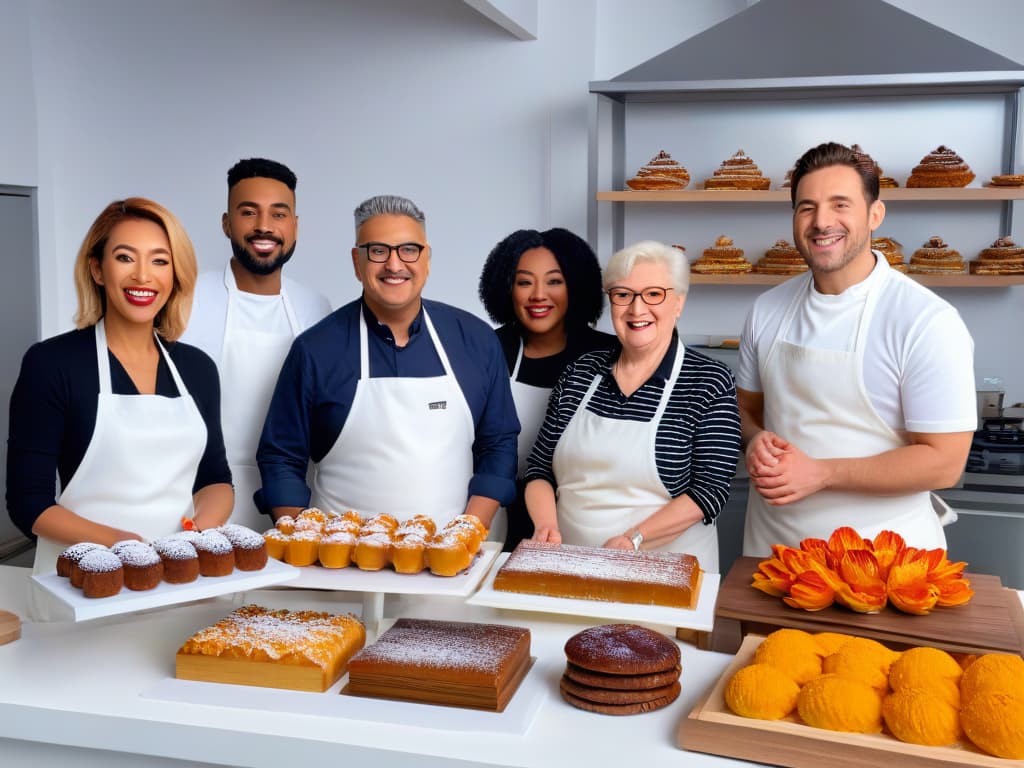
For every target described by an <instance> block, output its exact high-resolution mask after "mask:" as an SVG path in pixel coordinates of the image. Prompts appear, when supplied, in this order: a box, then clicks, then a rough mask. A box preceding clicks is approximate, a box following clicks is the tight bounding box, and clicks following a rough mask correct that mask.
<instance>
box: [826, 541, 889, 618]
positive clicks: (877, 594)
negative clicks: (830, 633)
mask: <svg viewBox="0 0 1024 768" xmlns="http://www.w3.org/2000/svg"><path fill="white" fill-rule="evenodd" d="M839 576H840V578H841V579H842V581H843V584H842V586H841V587H840V588H839V589H838V590H836V600H838V601H839V602H840V603H842V604H843V605H845V606H846V607H847V608H849V609H850V610H853V611H857V612H858V613H878V612H879V611H880V610H882V609H883V608H885V604H886V602H887V601H888V597H887V595H886V591H885V582H884V581H882V577H881V576H880V575H879V569H878V561H876V560H875V556H874V555H873V554H872V553H871V551H870V550H868V549H848V550H847V551H846V552H844V553H843V556H842V558H840V560H839Z"/></svg>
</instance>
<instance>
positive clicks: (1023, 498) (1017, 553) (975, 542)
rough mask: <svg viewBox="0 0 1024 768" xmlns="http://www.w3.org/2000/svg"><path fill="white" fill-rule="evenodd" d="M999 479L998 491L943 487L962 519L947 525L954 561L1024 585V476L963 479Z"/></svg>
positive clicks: (969, 478) (943, 494) (970, 478)
mask: <svg viewBox="0 0 1024 768" xmlns="http://www.w3.org/2000/svg"><path fill="white" fill-rule="evenodd" d="M975 480H978V481H984V482H990V483H991V482H993V481H997V482H998V483H1002V485H997V484H993V485H992V486H991V487H993V488H998V489H999V490H997V491H985V490H976V489H975V488H974V487H966V488H951V489H949V490H944V491H939V492H938V493H939V495H940V496H941V497H942V498H943V499H945V501H946V503H948V504H949V505H950V506H951V507H953V509H954V510H956V513H957V516H958V520H957V522H956V523H954V524H953V525H950V526H947V527H946V528H945V532H946V542H947V550H948V553H949V558H950V559H951V560H964V561H966V562H967V563H968V566H967V569H968V570H970V571H975V572H977V573H990V574H994V575H996V576H998V577H999V578H1000V579H1001V580H1002V582H1003V585H1004V586H1007V587H1013V588H1014V589H1024V557H1022V553H1024V476H1020V475H1018V476H1002V475H965V476H964V480H963V483H964V484H965V485H968V486H971V485H972V484H973V483H974V482H975Z"/></svg>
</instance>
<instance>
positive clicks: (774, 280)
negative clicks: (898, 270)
mask: <svg viewBox="0 0 1024 768" xmlns="http://www.w3.org/2000/svg"><path fill="white" fill-rule="evenodd" d="M791 277H793V275H764V274H756V273H753V272H748V273H746V274H743V275H699V274H697V273H695V272H691V273H690V284H691V285H778V284H779V283H783V282H785V281H786V280H789V279H790V278H791ZM908 277H910V278H911V279H912V280H916V281H917V282H919V283H920V284H921V285H926V286H928V287H929V288H1008V287H1010V286H1012V285H1024V275H970V274H961V275H908Z"/></svg>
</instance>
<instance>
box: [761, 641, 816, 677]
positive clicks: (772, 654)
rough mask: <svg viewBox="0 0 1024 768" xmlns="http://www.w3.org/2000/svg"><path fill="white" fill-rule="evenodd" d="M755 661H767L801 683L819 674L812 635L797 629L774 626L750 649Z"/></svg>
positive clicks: (765, 662) (762, 662)
mask: <svg viewBox="0 0 1024 768" xmlns="http://www.w3.org/2000/svg"><path fill="white" fill-rule="evenodd" d="M754 662H755V663H756V664H768V665H770V666H773V667H775V668H776V669H778V670H779V671H780V672H782V673H783V674H785V675H786V676H788V677H789V678H790V679H792V680H793V682H795V683H796V684H797V685H803V684H804V683H806V682H807V681H808V680H811V679H813V678H815V677H817V676H818V675H820V674H821V655H820V653H819V651H818V644H817V643H816V642H815V641H814V637H813V636H812V635H811V634H810V633H808V632H804V631H803V630H801V629H777V630H775V631H774V632H772V633H771V634H770V635H768V637H766V638H765V639H764V641H763V642H762V643H761V644H760V645H759V646H757V650H756V651H754Z"/></svg>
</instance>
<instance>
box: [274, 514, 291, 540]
mask: <svg viewBox="0 0 1024 768" xmlns="http://www.w3.org/2000/svg"><path fill="white" fill-rule="evenodd" d="M274 527H275V528H277V530H279V531H280V532H281V533H283V534H285V535H287V536H291V535H292V534H293V533H295V518H294V517H292V516H291V515H281V517H279V518H277V522H276V523H274Z"/></svg>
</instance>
